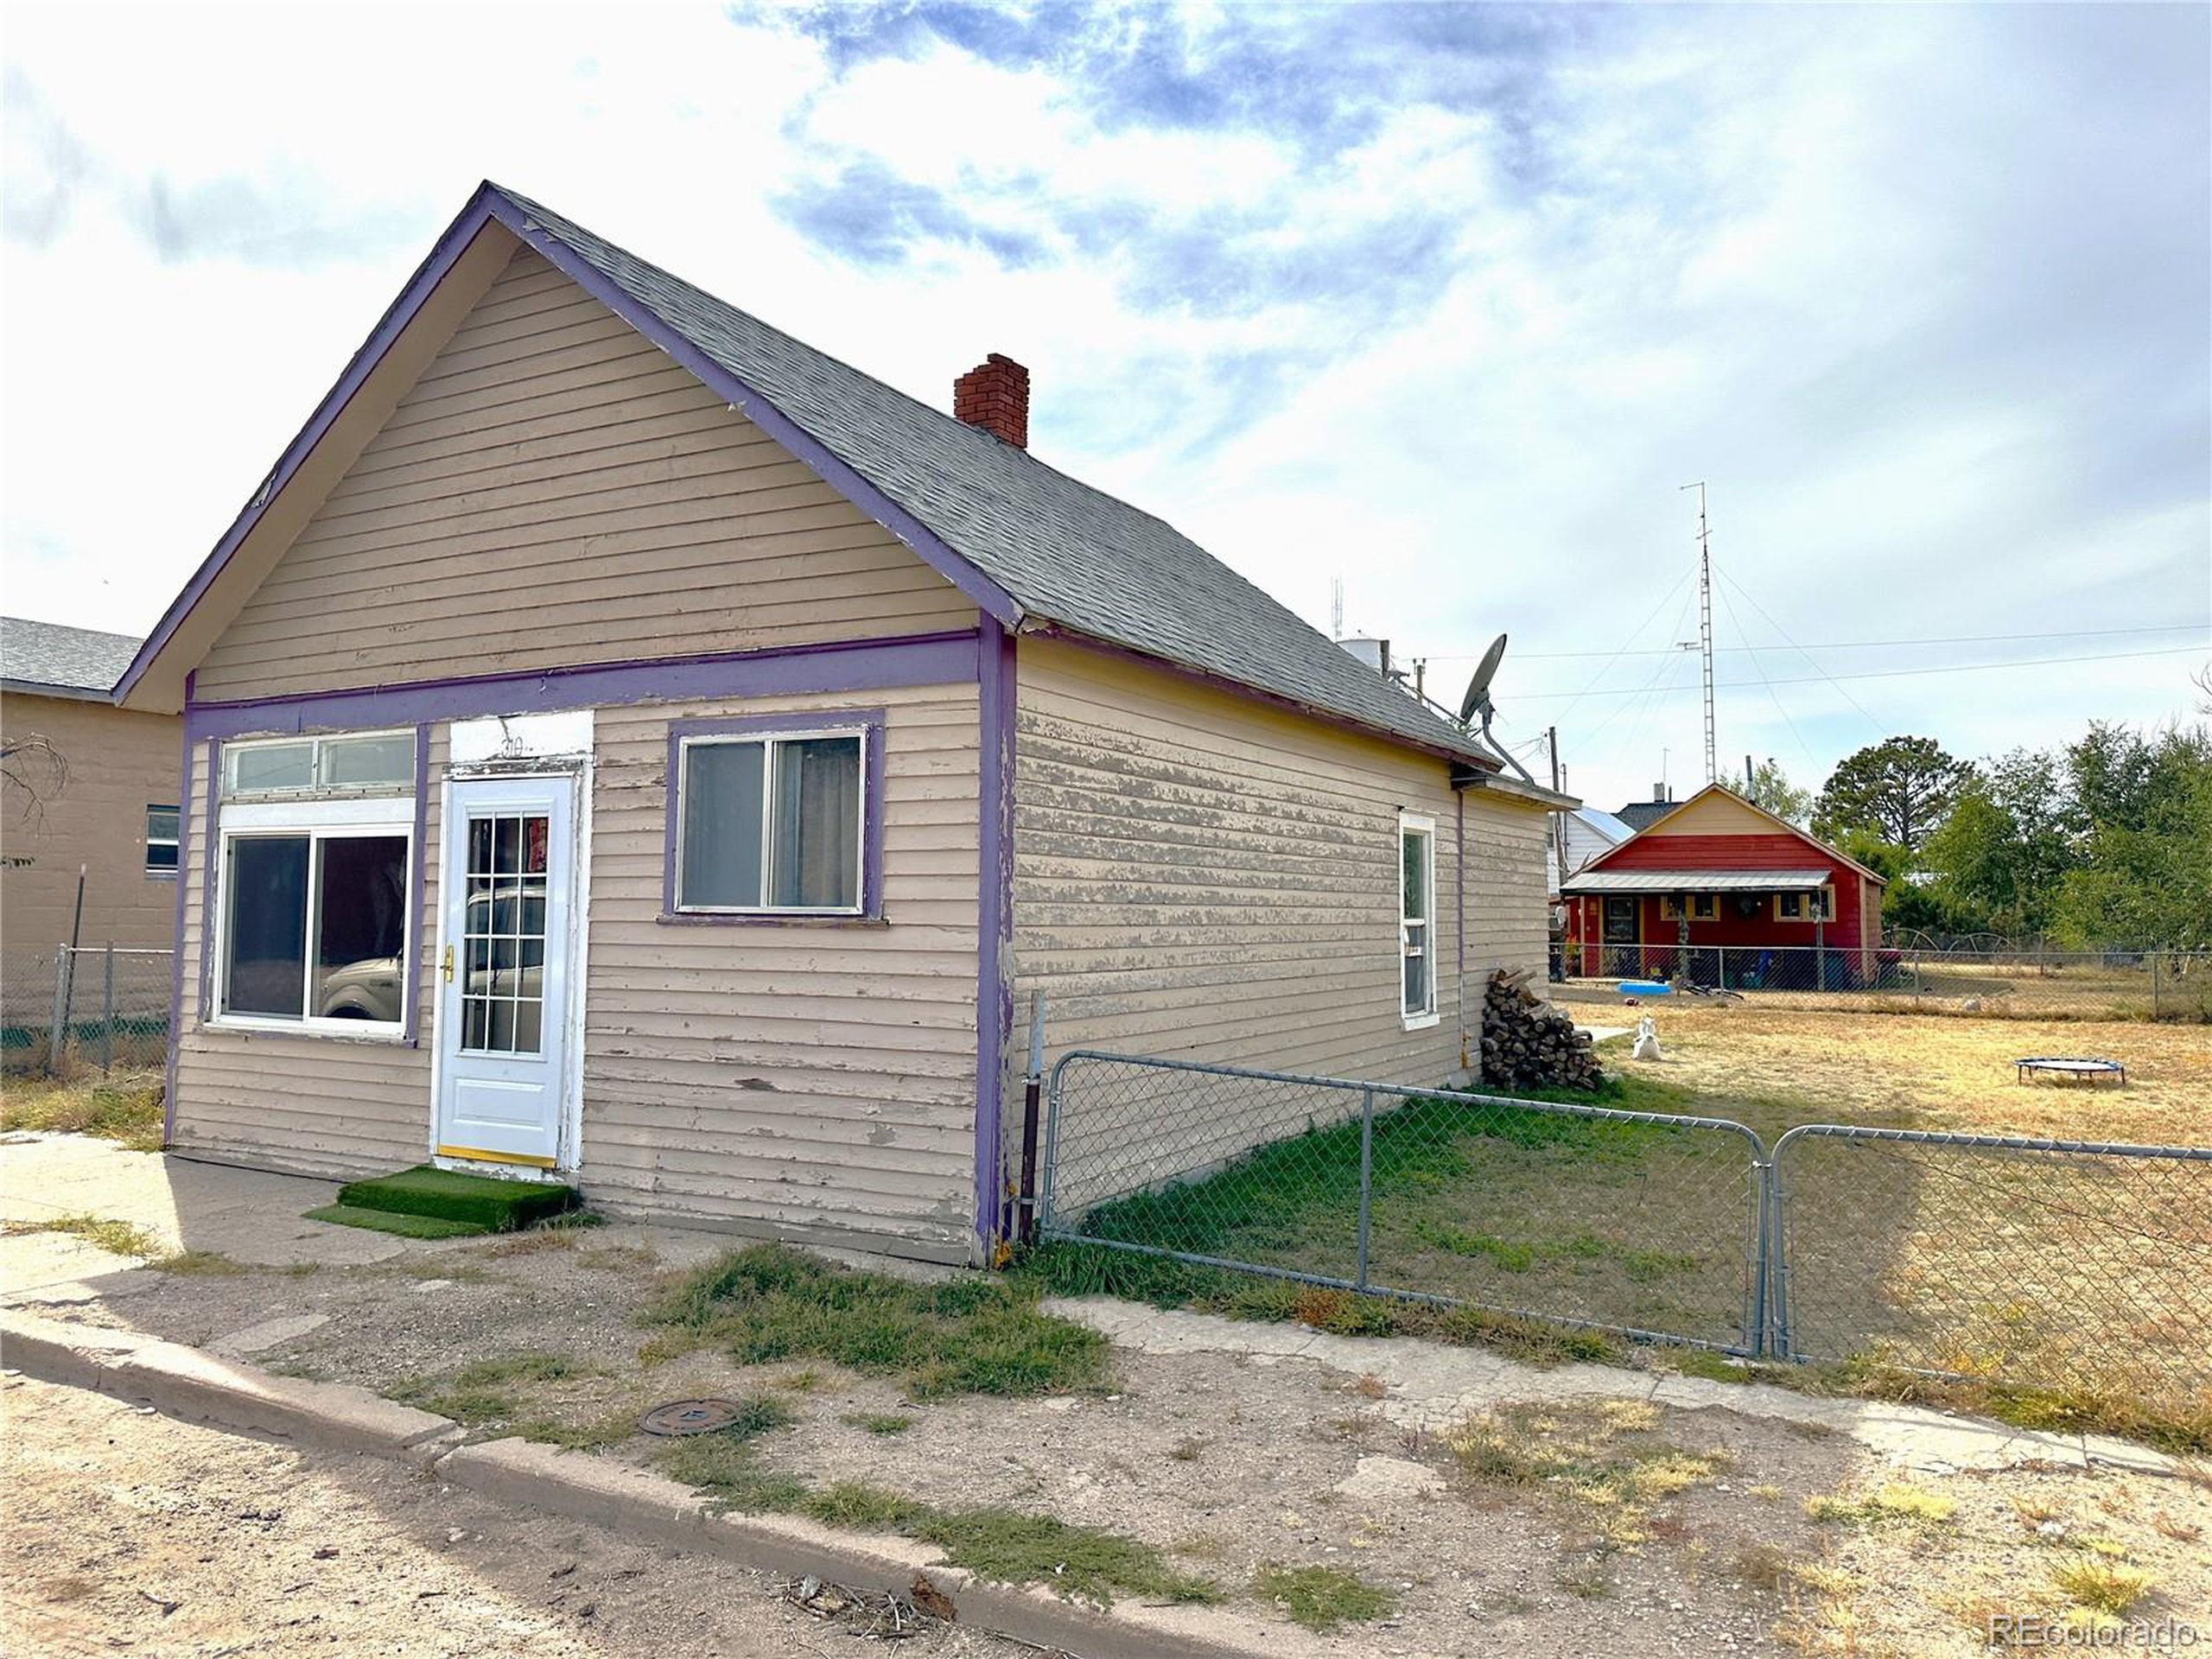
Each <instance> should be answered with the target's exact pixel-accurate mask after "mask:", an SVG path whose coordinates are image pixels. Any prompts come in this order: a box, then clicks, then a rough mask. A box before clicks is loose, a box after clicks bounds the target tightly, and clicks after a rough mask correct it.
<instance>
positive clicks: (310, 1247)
mask: <svg viewBox="0 0 2212 1659" xmlns="http://www.w3.org/2000/svg"><path fill="white" fill-rule="evenodd" d="M337 1196H338V1187H337V1185H336V1184H335V1183H334V1182H330V1181H313V1180H304V1179H301V1178H299V1177H297V1176H293V1175H271V1174H268V1173H264V1172H262V1171H259V1170H250V1169H232V1168H228V1167H226V1166H222V1165H219V1164H203V1163H195V1162H194V1161H192V1160H188V1159H184V1158H179V1157H175V1156H173V1155H170V1154H163V1153H152V1152H131V1151H129V1150H127V1149H125V1148H124V1147H118V1146H116V1145H114V1144H113V1143H112V1142H111V1141H100V1140H96V1139H94V1138H92V1136H89V1135H7V1136H4V1137H0V1234H4V1236H0V1296H4V1298H7V1299H13V1298H16V1297H19V1296H21V1295H22V1294H26V1293H31V1292H38V1293H42V1294H44V1295H45V1297H46V1298H47V1299H48V1300H53V1297H54V1291H55V1289H56V1287H60V1286H63V1285H67V1284H71V1283H86V1284H92V1283H94V1282H95V1281H97V1284H98V1287H99V1290H100V1292H101V1294H108V1295H114V1294H130V1289H131V1288H132V1287H130V1286H127V1285H124V1284H121V1283H119V1282H118V1281H120V1280H122V1279H123V1278H124V1274H122V1273H119V1272H118V1268H117V1262H116V1258H115V1257H114V1256H113V1255H110V1254H109V1253H108V1252H107V1251H105V1250H102V1249H97V1248H96V1247H94V1246H92V1245H91V1244H88V1243H85V1242H84V1241H83V1240H82V1239H79V1238H75V1237H73V1236H69V1235H67V1234H62V1233H50V1232H36V1231H26V1230H24V1229H26V1228H35V1227H38V1226H40V1225H41V1224H45V1223H48V1222H54V1221H58V1220H60V1219H61V1218H63V1217H70V1216H90V1217H96V1218H98V1219H100V1220H104V1221H121V1222H127V1223H129V1224H130V1225H132V1226H135V1227H138V1228H140V1229H143V1230H144V1231H145V1232H146V1233H147V1234H148V1235H149V1237H150V1238H151V1240H152V1241H153V1242H154V1243H156V1244H157V1245H158V1246H159V1247H160V1249H161V1250H162V1253H164V1254H168V1253H173V1252H175V1251H179V1250H206V1251H210V1252H213V1253H214V1254H216V1255H225V1256H228V1257H229V1258H230V1259H231V1260H232V1261H234V1262H248V1263H251V1264H253V1265H256V1266H260V1267H295V1266H299V1265H302V1264H304V1263H308V1262H315V1263H318V1264H321V1265H324V1266H331V1267H353V1266H359V1265H360V1264H363V1263H365V1262H384V1261H389V1260H390V1259H391V1258H392V1257H393V1256H396V1255H400V1254H402V1253H403V1252H404V1250H405V1249H407V1243H406V1241H405V1240H403V1239H398V1238H394V1237H392V1236H390V1235H388V1234H385V1233H371V1232H364V1231H362V1230H360V1229H359V1228H358V1227H333V1226H331V1225H329V1224H327V1223H323V1222H319V1221H308V1220H305V1219H303V1218H302V1212H303V1211H308V1210H311V1209H314V1208H315V1207H317V1206H318V1205H326V1204H329V1203H332V1202H333V1201H334V1200H335V1198H337Z"/></svg>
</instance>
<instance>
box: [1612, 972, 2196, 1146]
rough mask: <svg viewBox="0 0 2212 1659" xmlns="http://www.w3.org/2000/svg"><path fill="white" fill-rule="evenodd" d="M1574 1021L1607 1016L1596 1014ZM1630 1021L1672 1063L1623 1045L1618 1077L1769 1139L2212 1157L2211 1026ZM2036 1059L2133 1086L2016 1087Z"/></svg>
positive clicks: (1706, 1014) (1851, 1019)
mask: <svg viewBox="0 0 2212 1659" xmlns="http://www.w3.org/2000/svg"><path fill="white" fill-rule="evenodd" d="M1574 1012H1575V1014H1576V1015H1577V1017H1578V1018H1589V1019H1595V1020H1603V1019H1605V1017H1606V1016H1605V1015H1604V1014H1599V1012H1598V1011H1597V1010H1596V1009H1595V1008H1594V1007H1591V1008H1584V1007H1576V1008H1575V1009H1574ZM1622 1012H1623V1014H1627V1013H1630V1012H1631V1011H1630V1010H1625V1009H1624V1010H1623V1011H1622ZM1632 1012H1635V1013H1638V1014H1643V1013H1649V1014H1651V1015H1652V1017H1653V1018H1654V1019H1655V1020H1656V1021H1657V1022H1658V1028H1659V1041H1660V1046H1661V1047H1662V1050H1663V1051H1664V1052H1665V1054H1666V1058H1665V1059H1663V1060H1661V1061H1658V1062H1656V1063H1647V1062H1640V1061H1635V1060H1630V1058H1628V1055H1627V1044H1626V1043H1625V1042H1617V1043H1613V1044H1609V1045H1607V1046H1606V1047H1605V1049H1604V1050H1603V1051H1602V1055H1603V1058H1604V1059H1605V1064H1606V1065H1607V1067H1608V1069H1610V1070H1614V1071H1621V1072H1623V1073H1624V1074H1626V1075H1628V1076H1630V1077H1634V1078H1637V1079H1642V1080H1644V1081H1649V1082H1653V1083H1664V1084H1667V1085H1668V1086H1669V1087H1670V1088H1671V1089H1675V1090H1681V1091H1682V1092H1683V1094H1684V1095H1685V1096H1687V1097H1690V1098H1694V1099H1695V1100H1696V1101H1697V1103H1698V1105H1697V1107H1696V1109H1698V1110H1700V1111H1705V1112H1710V1113H1712V1114H1713V1115H1714V1116H1719V1117H1732V1118H1735V1119H1737V1120H1738V1122H1744V1123H1746V1124H1749V1125H1750V1126H1751V1128H1754V1129H1757V1130H1758V1132H1759V1133H1760V1134H1761V1135H1778V1134H1779V1133H1780V1132H1781V1131H1782V1130H1783V1129H1784V1128H1788V1127H1789V1125H1791V1124H1793V1123H1805V1122H1839V1123H1872V1124H1881V1125H1889V1126H1892V1127H1896V1128H1922V1129H1948V1130H1956V1131H1963V1132H1967V1133H1973V1134H1982V1135H2031V1136H2049V1137H2050V1138H2053V1139H2060V1140H2083V1141H2133V1142H2138V1143H2147V1144H2152V1145H2172V1146H2199V1147H2202V1146H2212V1027H2204V1026H2183V1025H2149V1024H2143V1023H2127V1022H2123V1021H2113V1022H2099V1021H2091V1020H1967V1019H1958V1018H1954V1017H1947V1016H1943V1015H1936V1014H1870V1013H1824V1012H1792V1011H1789V1010H1786V1009H1778V1008H1767V1007H1758V1006H1755V1005H1750V1004H1744V1003H1735V1004H1726V1003H1724V1004H1718V1005H1704V1006H1684V1007H1652V1006H1650V1005H1646V1006H1645V1007H1642V1008H1638V1009H1636V1010H1633V1011H1632ZM2037 1054H2075V1055H2085V1056H2093V1057H2096V1058H2106V1059H2114V1060H2118V1061H2120V1063H2121V1064H2122V1065H2126V1067H2127V1086H2126V1088H2125V1089H2119V1088H2114V1087H2113V1086H2111V1085H2110V1084H2094V1085H2090V1084H2065V1083H2050V1082H2044V1083H2036V1084H2020V1083H2018V1082H2017V1081H2016V1080H2015V1077H2016V1074H2015V1072H2014V1071H2013V1068H2012V1062H2013V1061H2014V1060H2016V1059H2018V1058H2023V1057H2024V1056H2028V1055H2037Z"/></svg>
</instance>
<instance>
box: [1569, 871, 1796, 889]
mask: <svg viewBox="0 0 2212 1659" xmlns="http://www.w3.org/2000/svg"><path fill="white" fill-rule="evenodd" d="M1833 880H1835V872H1834V870H1585V871H1584V872H1583V873H1582V874H1580V875H1571V876H1569V877H1568V878H1567V880H1565V881H1563V882H1561V883H1560V892H1561V893H1567V894H1570V895H1572V894H1576V893H1817V892H1818V891H1819V890H1820V889H1821V888H1822V887H1826V886H1827V884H1828V883H1829V882H1831V881H1833Z"/></svg>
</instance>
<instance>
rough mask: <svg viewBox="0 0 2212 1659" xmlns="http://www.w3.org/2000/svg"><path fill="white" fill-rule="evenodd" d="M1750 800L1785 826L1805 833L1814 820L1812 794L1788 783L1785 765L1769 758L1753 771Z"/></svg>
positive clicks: (1754, 767)
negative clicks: (1790, 824) (1789, 825)
mask: <svg viewBox="0 0 2212 1659" xmlns="http://www.w3.org/2000/svg"><path fill="white" fill-rule="evenodd" d="M1750 787H1751V799H1752V800H1753V801H1755V802H1757V803H1758V804H1759V805H1761V806H1763V807H1764V808H1765V809H1766V810H1768V811H1770V812H1771V813H1773V814H1774V816H1775V817H1777V818H1781V819H1783V821H1785V822H1786V823H1794V824H1796V826H1797V827H1798V828H1799V829H1803V828H1804V827H1805V826H1806V825H1807V824H1808V823H1811V822H1812V820H1813V791H1811V790H1809V789H1800V788H1798V787H1797V785H1795V784H1793V783H1791V782H1790V781H1789V773H1788V772H1784V771H1783V769H1782V762H1781V761H1779V760H1776V759H1775V758H1774V757H1773V756H1772V755H1769V756H1768V757H1767V758H1766V759H1765V760H1762V761H1760V762H1759V763H1758V765H1757V766H1753V767H1752V768H1751V785H1750Z"/></svg>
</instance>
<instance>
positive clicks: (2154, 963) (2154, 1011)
mask: <svg viewBox="0 0 2212 1659" xmlns="http://www.w3.org/2000/svg"><path fill="white" fill-rule="evenodd" d="M2158 1013H2159V1009H2158V950H2156V949H2155V948H2153V949H2152V952H2151V1018H2152V1019H2153V1020H2156V1019H2157V1018H2158Z"/></svg>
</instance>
